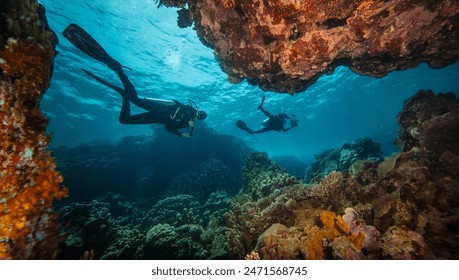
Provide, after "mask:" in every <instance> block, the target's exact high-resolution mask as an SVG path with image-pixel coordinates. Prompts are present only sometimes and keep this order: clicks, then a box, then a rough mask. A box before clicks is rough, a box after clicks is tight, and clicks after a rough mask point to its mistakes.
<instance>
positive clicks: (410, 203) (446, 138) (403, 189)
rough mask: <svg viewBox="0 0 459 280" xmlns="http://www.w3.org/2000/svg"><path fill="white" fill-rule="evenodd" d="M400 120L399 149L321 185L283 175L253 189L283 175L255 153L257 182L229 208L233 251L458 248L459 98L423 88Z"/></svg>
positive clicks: (281, 254) (405, 254) (348, 254)
mask: <svg viewBox="0 0 459 280" xmlns="http://www.w3.org/2000/svg"><path fill="white" fill-rule="evenodd" d="M398 121H399V124H400V139H399V141H398V142H399V143H400V144H401V146H402V151H401V153H400V154H398V155H394V156H392V157H390V158H387V159H386V160H384V161H383V162H381V163H380V164H379V165H373V164H371V165H368V166H367V168H364V169H353V170H352V172H344V173H340V172H332V173H330V174H329V175H327V176H326V177H325V178H323V179H322V180H321V181H320V182H319V183H317V184H313V185H304V184H301V183H298V182H296V183H294V184H290V183H288V181H284V182H285V184H282V185H281V187H280V188H277V189H275V190H274V191H273V192H271V193H269V194H266V195H265V196H263V197H258V196H250V194H251V193H253V191H256V190H257V189H259V188H258V187H257V186H259V185H260V184H256V183H254V182H258V180H261V178H266V176H267V174H270V176H269V177H271V178H276V175H275V173H272V171H273V170H275V168H274V167H273V166H272V163H270V160H269V159H268V158H264V157H262V156H258V157H257V156H252V157H250V158H249V159H248V160H249V161H252V162H250V163H249V164H248V165H247V166H252V167H254V168H244V172H245V173H244V176H248V177H250V178H245V179H244V181H245V182H251V183H250V184H247V185H245V186H244V189H243V191H242V192H241V193H240V194H239V195H238V197H237V198H236V199H234V200H233V203H232V206H231V211H230V212H229V213H228V214H227V222H228V223H227V224H228V226H229V231H228V243H229V244H228V246H229V248H230V251H231V250H233V251H232V252H231V256H232V257H234V258H242V257H243V256H244V255H246V254H247V253H249V252H250V251H251V250H252V249H254V252H256V253H259V256H260V258H262V259H436V258H441V259H443V258H446V259H457V258H459V238H458V236H459V235H458V233H459V211H458V209H459V200H458V197H459V176H458V170H459V169H458V166H459V165H458V164H459V147H458V144H457V143H459V130H458V126H459V100H458V99H457V97H456V96H455V95H454V94H452V93H447V94H441V93H440V94H434V93H433V92H432V91H419V92H418V93H417V94H416V95H414V96H413V97H412V98H410V99H409V100H407V101H406V102H405V105H404V107H403V111H402V112H401V113H400V114H399V117H398ZM253 161H258V163H256V162H253ZM254 171H256V172H254ZM270 172H271V173H270ZM251 186H254V187H253V188H251ZM276 193H277V194H276ZM237 241H239V243H237ZM238 244H243V245H245V247H244V246H240V245H239V246H238ZM252 244H256V245H252Z"/></svg>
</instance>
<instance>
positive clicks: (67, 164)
mask: <svg viewBox="0 0 459 280" xmlns="http://www.w3.org/2000/svg"><path fill="white" fill-rule="evenodd" d="M199 130H200V133H199V134H196V135H194V136H193V137H192V138H190V139H187V141H183V139H180V138H178V137H171V136H173V135H170V134H169V133H167V132H165V131H163V130H159V129H158V130H155V135H154V136H132V137H125V138H123V139H122V140H121V141H120V142H119V143H115V144H112V145H108V144H105V145H101V144H99V145H89V144H82V145H80V146H77V147H74V148H70V147H55V148H53V155H54V157H55V158H56V161H57V165H58V170H59V171H60V172H61V173H62V175H63V176H64V178H65V185H66V186H67V187H68V188H69V191H70V194H71V196H70V197H69V200H72V201H85V200H91V199H96V198H98V197H101V196H103V195H104V194H106V193H108V192H114V193H117V194H121V195H124V196H126V197H128V198H133V199H134V198H135V199H140V198H142V199H153V200H154V199H157V198H158V197H160V196H162V195H164V194H165V192H168V193H170V194H171V195H176V194H184V193H185V194H192V195H194V196H195V197H196V198H198V199H200V200H201V202H204V201H205V200H206V199H207V198H208V196H209V195H210V194H211V193H212V192H214V191H217V190H218V189H220V190H224V191H226V192H228V194H232V195H233V194H236V193H237V192H238V191H239V188H240V185H241V180H242V179H241V177H242V176H241V172H240V170H241V168H242V165H243V162H244V158H245V157H246V155H247V154H248V153H250V152H251V151H252V150H251V149H250V148H249V147H248V146H247V145H246V144H244V143H243V142H242V141H240V140H238V139H237V138H235V137H233V136H229V135H224V134H219V133H216V132H215V131H213V130H212V129H211V128H208V127H204V126H203V127H200V128H199ZM171 147H174V148H173V149H172V148H171ZM203 151H206V152H203ZM216 176H218V178H216ZM198 185H199V187H198ZM204 185H205V186H206V187H204ZM74 190H78V192H76V191H74Z"/></svg>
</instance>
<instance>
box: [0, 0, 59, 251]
mask: <svg viewBox="0 0 459 280" xmlns="http://www.w3.org/2000/svg"><path fill="white" fill-rule="evenodd" d="M0 11H1V12H0V146H1V149H0V162H1V166H0V259H37V258H45V259H49V258H56V257H57V254H58V251H57V246H58V243H59V242H60V240H61V238H60V237H59V231H58V226H57V217H56V214H55V213H54V211H53V206H52V203H53V200H54V199H56V198H57V199H60V198H63V197H65V196H66V195H67V191H66V189H63V188H62V187H61V182H62V176H61V175H60V174H59V173H58V172H57V171H56V168H55V163H54V160H53V158H52V157H51V155H50V153H49V151H48V150H47V149H46V148H47V145H48V143H49V136H48V135H47V134H46V132H45V130H46V126H47V119H46V118H45V117H44V115H43V114H42V113H41V111H40V109H39V102H40V99H41V97H42V95H43V93H44V92H45V90H46V89H47V88H48V87H49V84H50V80H51V74H52V69H53V59H54V56H55V54H56V52H55V50H54V47H55V44H56V42H57V41H56V40H57V37H55V35H54V33H53V32H52V31H51V30H50V29H49V27H48V24H47V21H46V18H45V12H44V7H43V6H41V5H39V4H38V3H37V1H34V0H17V1H12V0H6V1H1V3H0Z"/></svg>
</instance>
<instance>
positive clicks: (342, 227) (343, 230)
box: [306, 211, 365, 260]
mask: <svg viewBox="0 0 459 280" xmlns="http://www.w3.org/2000/svg"><path fill="white" fill-rule="evenodd" d="M320 221H321V223H322V225H323V227H322V228H317V227H313V228H312V229H311V230H310V231H308V232H307V236H308V238H307V241H306V257H307V259H310V260H321V259H324V242H326V243H327V244H328V243H331V242H332V241H333V240H334V239H335V238H337V237H339V236H344V237H346V238H347V239H348V240H349V241H351V242H352V244H353V245H354V246H355V248H356V249H357V250H360V249H362V245H363V240H364V239H365V234H364V233H363V232H359V233H358V234H355V233H352V232H350V230H349V226H348V224H347V223H346V222H345V221H343V218H342V217H341V216H339V215H338V216H336V215H335V213H333V212H330V211H323V212H322V213H321V214H320Z"/></svg>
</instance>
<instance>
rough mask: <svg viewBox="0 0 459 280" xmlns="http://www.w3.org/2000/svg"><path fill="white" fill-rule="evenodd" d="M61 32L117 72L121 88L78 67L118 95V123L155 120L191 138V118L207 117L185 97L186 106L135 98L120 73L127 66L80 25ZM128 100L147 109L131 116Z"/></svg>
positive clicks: (170, 129) (82, 49) (182, 135)
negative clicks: (120, 100)
mask: <svg viewBox="0 0 459 280" xmlns="http://www.w3.org/2000/svg"><path fill="white" fill-rule="evenodd" d="M62 34H63V35H64V37H65V38H67V39H68V40H69V41H70V42H71V43H72V44H73V45H75V46H76V47H77V48H78V49H80V50H81V51H82V52H84V53H85V54H87V55H89V56H90V57H92V58H94V59H96V60H98V61H100V62H102V63H104V64H106V65H107V66H108V67H109V68H110V69H112V70H113V71H115V73H116V74H118V77H119V79H120V80H121V83H122V84H123V87H124V89H122V88H119V87H117V86H114V85H112V84H110V83H108V82H106V81H104V80H102V79H101V78H100V77H97V76H96V75H94V74H93V73H91V72H89V71H88V70H85V69H81V70H83V71H84V72H85V73H86V74H88V75H89V76H90V77H91V78H93V79H95V80H96V81H98V82H100V83H101V84H103V85H105V86H107V87H109V88H111V89H113V90H115V91H116V92H118V93H119V94H120V95H121V97H122V98H123V103H122V106H121V111H120V116H119V121H120V123H122V124H152V123H159V124H163V125H164V127H165V129H166V130H167V131H168V132H171V133H174V134H176V135H178V136H180V137H191V135H192V134H193V129H194V122H195V120H204V119H205V118H206V117H207V114H206V112H204V111H200V110H198V108H197V106H196V104H195V103H194V102H193V101H192V100H189V105H186V104H182V103H180V102H178V101H176V100H164V99H156V98H139V97H138V96H137V91H136V90H135V88H134V86H133V85H132V83H131V81H130V80H129V79H128V77H127V76H126V75H125V74H124V72H123V67H124V68H127V69H129V70H130V68H128V67H126V66H122V65H121V64H120V63H119V62H118V61H116V60H115V59H113V58H112V57H111V56H110V55H109V54H108V53H107V52H106V51H105V50H104V49H103V48H102V46H101V45H99V43H98V42H97V41H96V40H95V39H94V38H92V37H91V36H90V35H89V34H88V33H87V32H86V31H84V30H83V29H82V28H81V27H80V26H78V25H76V24H74V23H72V24H70V25H69V26H68V27H67V28H66V29H65V30H64V31H63V32H62ZM130 103H132V104H134V105H136V106H137V107H139V108H142V109H144V110H146V111H147V112H145V113H140V114H136V115H132V114H131V107H130Z"/></svg>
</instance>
